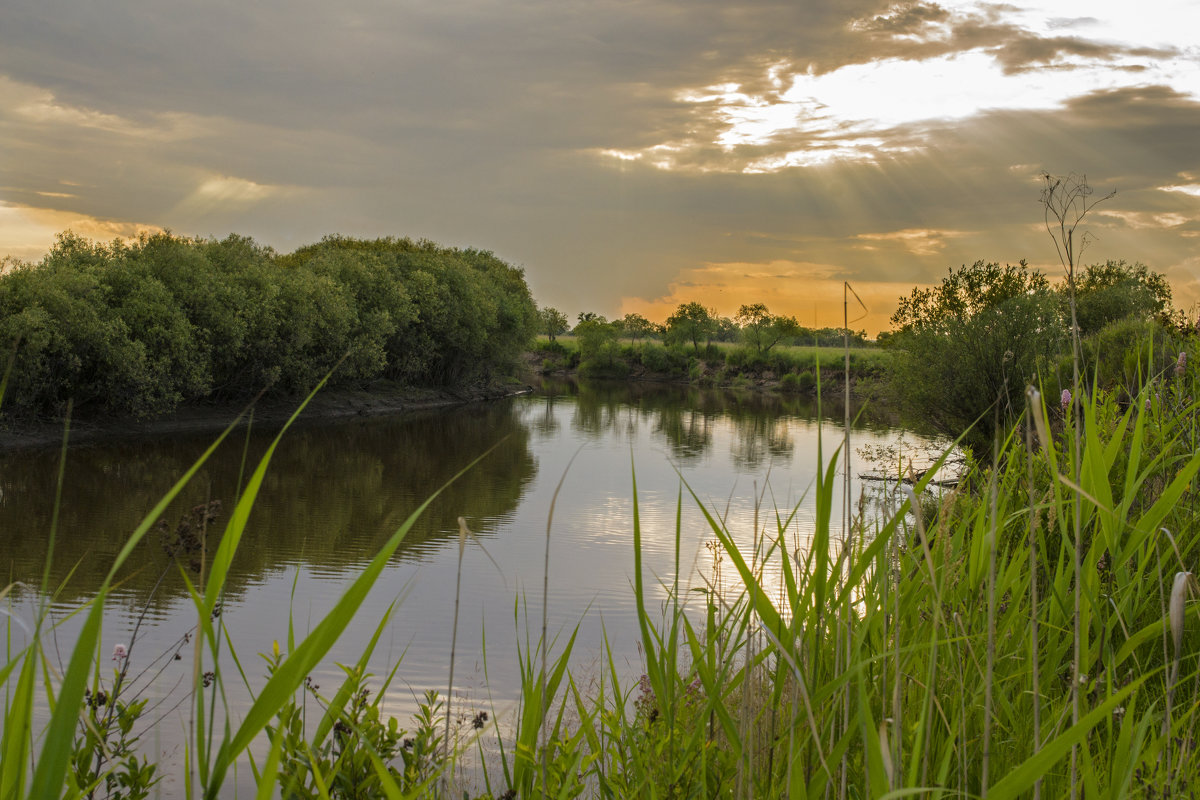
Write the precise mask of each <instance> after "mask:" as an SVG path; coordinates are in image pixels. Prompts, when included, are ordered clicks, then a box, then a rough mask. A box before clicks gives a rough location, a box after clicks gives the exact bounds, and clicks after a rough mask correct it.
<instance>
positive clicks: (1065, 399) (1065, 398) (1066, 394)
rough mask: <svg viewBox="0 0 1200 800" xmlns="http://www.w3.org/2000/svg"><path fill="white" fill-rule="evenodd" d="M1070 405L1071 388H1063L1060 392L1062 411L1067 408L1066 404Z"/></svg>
mask: <svg viewBox="0 0 1200 800" xmlns="http://www.w3.org/2000/svg"><path fill="white" fill-rule="evenodd" d="M1069 405H1071V390H1070V389H1063V392H1062V407H1063V411H1066V410H1067V406H1069Z"/></svg>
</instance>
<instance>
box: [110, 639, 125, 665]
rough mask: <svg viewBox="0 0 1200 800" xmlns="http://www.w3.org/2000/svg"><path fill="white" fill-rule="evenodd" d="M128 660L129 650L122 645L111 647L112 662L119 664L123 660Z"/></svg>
mask: <svg viewBox="0 0 1200 800" xmlns="http://www.w3.org/2000/svg"><path fill="white" fill-rule="evenodd" d="M127 658H129V648H128V647H126V646H125V645H123V644H117V645H113V657H112V660H113V661H116V662H117V663H118V664H120V663H121V662H122V661H124V660H125V659H127Z"/></svg>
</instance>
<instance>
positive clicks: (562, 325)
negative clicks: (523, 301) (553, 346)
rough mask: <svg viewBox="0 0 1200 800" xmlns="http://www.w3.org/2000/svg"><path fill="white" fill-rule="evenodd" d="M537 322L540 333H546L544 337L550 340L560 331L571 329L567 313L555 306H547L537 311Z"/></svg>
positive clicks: (564, 331)
mask: <svg viewBox="0 0 1200 800" xmlns="http://www.w3.org/2000/svg"><path fill="white" fill-rule="evenodd" d="M538 323H539V326H540V327H541V331H542V333H544V334H546V337H547V338H548V339H549V340H550V341H552V342H553V341H554V339H555V338H556V337H557V336H558V335H559V334H560V333H566V332H567V331H569V330H571V324H570V323H569V322H568V321H567V315H566V314H564V313H563V312H561V311H559V310H558V309H557V308H551V307H549V306H547V307H546V308H543V309H541V310H540V311H538Z"/></svg>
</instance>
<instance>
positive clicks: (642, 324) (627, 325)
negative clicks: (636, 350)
mask: <svg viewBox="0 0 1200 800" xmlns="http://www.w3.org/2000/svg"><path fill="white" fill-rule="evenodd" d="M621 327H622V328H623V329H624V330H625V335H626V336H628V337H629V338H630V339H632V340H633V341H634V342H635V343H636V342H637V340H638V339H642V338H645V337H649V336H650V334H652V333H653V332H654V323H653V322H651V321H650V320H648V319H646V318H645V317H643V316H642V315H641V314H626V315H625V316H624V317H623V318H622V319H621Z"/></svg>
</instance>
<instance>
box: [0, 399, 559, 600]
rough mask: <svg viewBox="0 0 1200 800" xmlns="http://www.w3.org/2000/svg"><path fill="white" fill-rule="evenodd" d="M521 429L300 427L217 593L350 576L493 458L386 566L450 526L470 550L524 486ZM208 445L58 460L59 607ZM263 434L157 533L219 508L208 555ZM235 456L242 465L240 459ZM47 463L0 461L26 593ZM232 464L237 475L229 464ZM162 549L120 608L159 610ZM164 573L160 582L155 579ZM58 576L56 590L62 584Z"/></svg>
mask: <svg viewBox="0 0 1200 800" xmlns="http://www.w3.org/2000/svg"><path fill="white" fill-rule="evenodd" d="M529 436H530V433H529V429H528V427H527V426H526V425H525V424H524V423H523V422H522V421H521V419H520V418H519V417H518V416H517V415H514V414H513V413H512V410H511V407H510V403H496V404H489V405H480V406H472V407H469V408H463V409H459V410H458V413H454V414H446V413H428V414H422V415H420V416H415V417H413V416H407V417H402V418H393V419H381V418H377V419H364V420H354V421H349V422H339V423H335V424H324V425H306V426H301V427H299V428H297V429H296V430H294V431H291V432H289V433H288V435H287V436H286V437H285V438H284V440H283V442H282V444H281V445H280V447H279V448H278V449H277V451H276V453H275V456H274V458H273V460H272V464H271V468H270V469H269V470H268V472H267V475H266V478H265V480H264V482H263V486H262V489H261V493H260V499H259V501H258V503H256V505H255V507H254V511H253V512H252V514H251V517H250V521H249V524H248V526H247V529H246V532H245V535H244V538H243V540H242V543H241V546H240V548H239V552H238V555H237V559H236V562H235V565H234V569H233V571H232V572H231V573H230V578H229V582H228V583H227V593H228V594H229V595H230V596H231V597H234V598H236V597H239V596H241V595H242V593H243V591H244V588H245V586H246V585H247V584H248V583H261V582H262V581H263V580H264V578H265V576H266V575H267V574H269V573H273V572H279V571H280V570H283V569H287V568H288V567H289V565H292V564H295V563H298V562H304V563H308V564H316V565H320V567H321V569H322V571H324V572H326V573H328V574H338V573H343V572H346V571H349V570H353V569H355V568H356V567H358V566H359V565H361V564H363V563H364V562H366V561H367V560H369V559H370V558H371V556H373V555H374V553H375V552H377V551H378V549H379V547H380V546H381V545H382V544H383V542H384V541H386V540H387V538H388V537H389V536H390V535H391V533H392V532H393V531H395V530H396V528H397V527H399V526H400V524H401V523H402V522H403V521H404V519H405V518H406V517H407V516H408V514H409V513H410V512H411V511H412V509H413V508H415V507H416V505H417V504H418V503H419V502H420V501H421V500H424V499H425V498H426V497H428V496H429V495H430V494H432V493H433V492H434V491H435V490H437V489H438V488H439V487H440V486H442V484H444V483H445V482H446V481H447V480H449V479H450V478H451V477H452V476H453V475H454V474H455V473H456V472H457V471H458V470H460V469H462V468H463V467H464V466H465V465H466V464H468V463H470V461H471V460H472V459H474V458H475V457H477V456H478V455H480V454H481V453H483V452H484V451H486V450H487V449H488V448H489V447H492V446H493V445H495V450H494V452H492V453H491V454H490V455H489V456H488V457H487V458H486V459H484V460H483V461H482V462H481V463H480V464H479V465H478V466H476V467H475V469H473V470H471V471H470V472H469V473H468V474H467V475H466V476H464V477H463V478H462V479H460V480H458V481H456V482H455V483H453V484H451V485H450V486H448V487H446V488H445V489H444V490H443V491H442V493H441V494H440V495H439V496H438V498H437V499H436V500H435V501H434V503H433V505H432V506H431V508H430V509H429V511H428V512H427V513H426V514H424V515H423V516H422V517H421V518H420V519H419V520H418V521H417V524H416V525H415V526H414V527H413V529H412V530H411V532H410V533H409V534H408V537H407V539H406V541H405V542H404V544H403V546H402V548H401V551H400V553H399V554H398V556H397V558H398V559H400V560H407V559H420V558H422V557H423V554H424V553H426V552H428V551H429V550H430V549H431V548H432V547H434V546H436V545H437V543H438V542H440V541H445V540H449V539H451V538H453V537H454V536H456V535H457V530H458V528H457V524H456V522H455V520H456V518H457V517H458V516H459V515H466V516H468V517H470V518H471V519H472V520H473V527H474V529H476V530H477V531H478V532H479V534H480V535H481V536H485V537H486V536H488V535H490V534H491V533H492V532H493V531H494V530H495V526H496V525H497V524H498V522H499V521H501V520H503V519H504V518H505V516H506V515H510V514H511V513H512V511H513V509H515V508H516V506H517V504H518V502H519V501H520V497H521V495H522V493H523V492H524V490H525V488H526V486H527V485H528V484H529V482H530V481H531V480H532V479H533V477H534V475H535V473H536V464H535V461H534V457H533V454H532V452H531V451H530V449H529ZM212 438H214V437H213V436H212V435H204V436H190V437H180V438H176V437H172V438H168V439H159V440H143V441H135V442H108V443H104V444H99V445H89V446H85V447H79V448H73V449H71V450H70V451H69V452H68V456H67V463H66V480H65V484H64V486H63V491H62V501H61V504H60V507H59V522H58V530H59V533H58V543H57V546H56V552H55V556H54V559H53V563H52V565H51V569H50V582H51V585H52V586H56V587H59V586H60V587H61V589H60V596H59V599H60V600H61V601H64V602H71V601H75V600H79V599H83V598H86V597H89V596H91V594H92V593H94V591H95V589H96V587H98V586H99V584H100V582H101V581H102V580H103V578H104V576H105V574H106V573H107V570H108V567H109V565H110V564H111V563H112V561H113V559H114V557H115V556H116V554H117V552H118V551H119V550H120V548H121V547H122V546H123V544H124V542H125V541H126V539H127V538H128V536H129V534H130V532H131V531H132V530H133V529H134V528H135V527H136V525H137V524H138V522H139V521H140V520H141V518H142V516H143V515H144V514H145V513H146V512H147V511H148V510H149V509H150V508H152V507H153V506H154V504H155V503H156V502H157V501H158V499H159V498H160V497H161V496H162V495H163V494H164V493H165V492H166V491H167V490H168V489H169V488H170V486H171V484H172V483H173V482H174V481H175V480H177V479H178V477H179V476H181V475H182V474H183V473H184V472H186V470H187V469H188V468H189V467H190V466H191V464H192V463H194V461H195V459H196V458H197V457H198V456H199V455H200V454H201V453H203V451H204V449H205V448H206V447H207V446H208V444H209V443H210V442H211V439H212ZM271 438H272V434H271V433H270V432H268V431H252V432H251V433H250V435H249V437H248V440H247V436H246V435H245V434H241V435H239V434H236V433H235V434H234V435H233V436H231V437H230V439H229V440H228V441H227V442H226V443H225V444H223V445H222V447H221V448H220V449H219V450H218V451H217V452H216V453H215V454H214V455H213V457H212V458H211V460H210V461H209V462H208V463H207V464H206V465H205V467H204V468H203V470H202V471H201V472H200V473H199V474H198V475H197V476H196V478H195V479H194V480H193V482H192V484H191V485H190V486H189V487H188V488H187V489H186V490H185V491H184V493H183V496H182V497H181V498H179V499H178V501H177V502H175V503H174V504H172V506H171V508H170V509H169V510H168V511H167V513H166V515H165V520H166V522H167V527H168V528H169V529H171V530H173V529H175V527H176V525H177V523H178V521H179V520H180V519H181V518H182V517H185V516H187V514H188V512H189V510H190V509H191V508H192V507H194V506H196V505H197V504H200V503H206V502H208V501H210V500H219V501H221V502H222V504H223V506H224V512H225V513H224V514H223V515H222V516H221V517H220V518H219V519H218V520H217V521H216V523H215V525H214V526H213V528H212V529H211V530H210V536H212V537H213V540H210V542H209V544H208V549H209V552H210V553H211V552H212V551H213V549H215V546H216V541H217V540H219V539H218V537H219V534H220V532H221V530H223V526H224V523H225V519H226V518H227V517H228V514H229V512H231V511H232V509H233V506H234V505H235V502H236V498H237V496H238V486H239V480H244V476H245V475H247V474H248V473H249V471H250V470H251V469H252V468H253V466H254V464H255V463H256V462H257V459H258V458H259V457H260V456H261V454H262V453H263V452H264V451H265V449H266V446H267V445H268V444H269V443H270V440H271ZM244 456H245V458H243V457H244ZM58 460H59V459H58V453H57V451H41V452H31V453H30V452H27V453H17V454H11V455H8V456H6V457H4V458H3V460H0V490H2V491H3V495H2V496H0V560H2V561H3V562H4V563H8V564H11V565H12V577H11V579H12V580H14V581H18V582H24V583H28V584H34V585H36V584H37V583H38V582H39V581H40V578H41V571H42V566H43V564H44V561H45V557H46V552H47V542H48V532H49V530H50V525H51V518H52V516H53V511H54V497H55V485H56V480H57V473H58ZM243 462H244V463H243ZM161 540H162V536H160V535H158V534H157V533H155V532H152V533H151V534H150V535H148V536H147V537H146V539H145V541H143V542H142V543H141V545H139V548H138V550H137V551H136V552H135V554H134V556H133V557H132V558H131V559H130V564H131V566H130V567H129V568H128V569H127V570H125V573H124V574H122V575H120V576H119V581H120V582H121V588H122V592H121V594H122V596H124V597H126V598H128V600H129V602H131V603H134V604H137V605H141V604H143V603H146V602H151V603H152V605H153V604H157V603H169V602H170V601H171V600H172V598H174V597H177V596H182V594H183V592H184V587H183V583H182V581H181V580H168V581H166V582H165V583H164V584H163V586H162V587H160V588H159V590H158V592H157V594H156V595H155V597H154V598H153V600H151V596H150V595H151V589H153V588H154V587H155V585H156V584H157V582H158V580H159V577H160V576H161V575H162V574H163V572H164V571H169V572H170V571H173V568H171V562H170V559H169V557H168V556H167V555H166V553H165V552H164V550H163V547H162V541H161ZM169 568H170V569H169ZM68 576H69V579H68Z"/></svg>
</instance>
